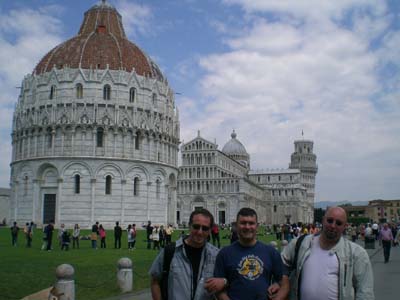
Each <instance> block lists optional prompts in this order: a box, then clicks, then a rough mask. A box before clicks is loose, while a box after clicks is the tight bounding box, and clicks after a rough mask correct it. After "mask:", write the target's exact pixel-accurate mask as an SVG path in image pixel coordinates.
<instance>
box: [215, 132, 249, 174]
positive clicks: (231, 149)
mask: <svg viewBox="0 0 400 300" xmlns="http://www.w3.org/2000/svg"><path fill="white" fill-rule="evenodd" d="M236 137H237V134H236V132H235V130H233V132H232V134H231V139H230V140H229V141H228V142H227V143H226V144H225V146H224V147H223V148H222V152H223V153H225V154H226V155H228V156H229V157H230V158H232V159H234V160H236V161H238V162H239V163H240V164H242V165H244V166H246V167H249V166H250V157H249V154H248V153H247V151H246V148H245V147H244V146H243V144H242V143H241V142H240V141H239V140H238V139H237V138H236Z"/></svg>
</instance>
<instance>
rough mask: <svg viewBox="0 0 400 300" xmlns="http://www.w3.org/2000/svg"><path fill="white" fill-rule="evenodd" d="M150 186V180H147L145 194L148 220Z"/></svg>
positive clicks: (148, 217)
mask: <svg viewBox="0 0 400 300" xmlns="http://www.w3.org/2000/svg"><path fill="white" fill-rule="evenodd" d="M150 186H151V181H148V182H147V196H146V200H147V201H146V210H147V220H150V205H149V193H150Z"/></svg>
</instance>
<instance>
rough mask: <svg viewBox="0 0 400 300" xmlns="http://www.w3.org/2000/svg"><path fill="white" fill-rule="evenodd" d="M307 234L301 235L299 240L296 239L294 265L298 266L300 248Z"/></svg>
mask: <svg viewBox="0 0 400 300" xmlns="http://www.w3.org/2000/svg"><path fill="white" fill-rule="evenodd" d="M306 235H307V234H303V235H301V236H300V237H299V238H298V239H297V241H296V247H295V248H294V260H293V267H294V268H297V259H298V257H299V249H300V246H301V243H302V242H303V240H304V238H305V237H306Z"/></svg>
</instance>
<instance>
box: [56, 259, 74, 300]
mask: <svg viewBox="0 0 400 300" xmlns="http://www.w3.org/2000/svg"><path fill="white" fill-rule="evenodd" d="M74 273H75V270H74V268H73V267H72V266H71V265H68V264H62V265H59V266H58V267H57V269H56V278H57V281H56V283H55V285H54V287H55V288H56V290H57V293H58V294H59V295H60V296H59V297H58V299H59V300H75V281H74Z"/></svg>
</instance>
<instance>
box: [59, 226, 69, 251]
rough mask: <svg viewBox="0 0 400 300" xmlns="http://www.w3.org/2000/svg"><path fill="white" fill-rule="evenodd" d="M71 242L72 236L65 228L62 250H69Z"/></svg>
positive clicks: (62, 237)
mask: <svg viewBox="0 0 400 300" xmlns="http://www.w3.org/2000/svg"><path fill="white" fill-rule="evenodd" d="M70 242H71V236H70V234H69V232H68V230H66V229H64V231H63V233H62V236H61V250H65V251H68V250H69V243H70Z"/></svg>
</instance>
